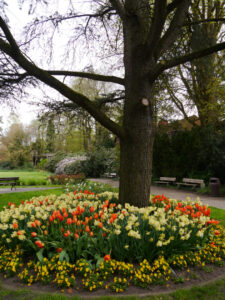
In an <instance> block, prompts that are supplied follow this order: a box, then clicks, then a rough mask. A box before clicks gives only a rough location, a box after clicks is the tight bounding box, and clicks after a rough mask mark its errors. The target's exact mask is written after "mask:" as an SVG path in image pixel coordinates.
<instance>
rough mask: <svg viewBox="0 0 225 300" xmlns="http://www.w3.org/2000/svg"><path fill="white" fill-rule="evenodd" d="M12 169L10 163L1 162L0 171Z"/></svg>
mask: <svg viewBox="0 0 225 300" xmlns="http://www.w3.org/2000/svg"><path fill="white" fill-rule="evenodd" d="M13 168H14V166H13V164H12V162H11V161H2V162H0V169H2V170H12V169H13Z"/></svg>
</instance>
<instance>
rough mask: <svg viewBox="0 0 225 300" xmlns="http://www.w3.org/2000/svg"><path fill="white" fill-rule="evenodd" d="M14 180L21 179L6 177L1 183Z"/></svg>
mask: <svg viewBox="0 0 225 300" xmlns="http://www.w3.org/2000/svg"><path fill="white" fill-rule="evenodd" d="M12 180H14V181H15V180H19V177H5V178H0V181H12Z"/></svg>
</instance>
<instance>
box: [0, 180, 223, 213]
mask: <svg viewBox="0 0 225 300" xmlns="http://www.w3.org/2000/svg"><path fill="white" fill-rule="evenodd" d="M89 180H91V181H96V182H102V183H107V184H110V185H112V186H113V187H119V181H118V180H115V179H106V178H89ZM51 189H58V187H28V188H16V190H15V189H13V190H11V189H10V188H5V189H0V194H7V193H19V192H28V191H30V192H33V191H41V190H51ZM151 193H152V194H154V195H162V194H164V195H165V196H167V197H168V198H172V199H179V200H186V198H187V197H190V199H191V200H196V198H197V197H199V198H200V200H201V201H202V203H203V204H208V205H210V206H214V207H217V208H221V209H225V197H212V196H208V195H199V194H197V193H195V192H191V191H184V190H177V189H172V188H168V187H162V186H151Z"/></svg>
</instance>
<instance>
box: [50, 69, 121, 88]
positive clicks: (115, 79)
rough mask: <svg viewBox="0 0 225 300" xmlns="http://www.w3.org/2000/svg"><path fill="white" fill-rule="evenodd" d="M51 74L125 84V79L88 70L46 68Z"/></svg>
mask: <svg viewBox="0 0 225 300" xmlns="http://www.w3.org/2000/svg"><path fill="white" fill-rule="evenodd" d="M45 71H46V72H48V73H49V74H51V75H55V76H71V77H81V78H88V79H92V80H96V81H104V82H113V83H117V84H120V85H124V84H125V83H124V79H123V78H120V77H116V76H107V75H100V74H94V73H88V72H73V71H60V70H45Z"/></svg>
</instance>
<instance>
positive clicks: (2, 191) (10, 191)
mask: <svg viewBox="0 0 225 300" xmlns="http://www.w3.org/2000/svg"><path fill="white" fill-rule="evenodd" d="M58 188H59V187H34V188H33V187H27V188H16V189H13V190H11V189H10V188H5V189H0V194H9V193H20V192H34V191H42V190H54V189H58Z"/></svg>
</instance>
